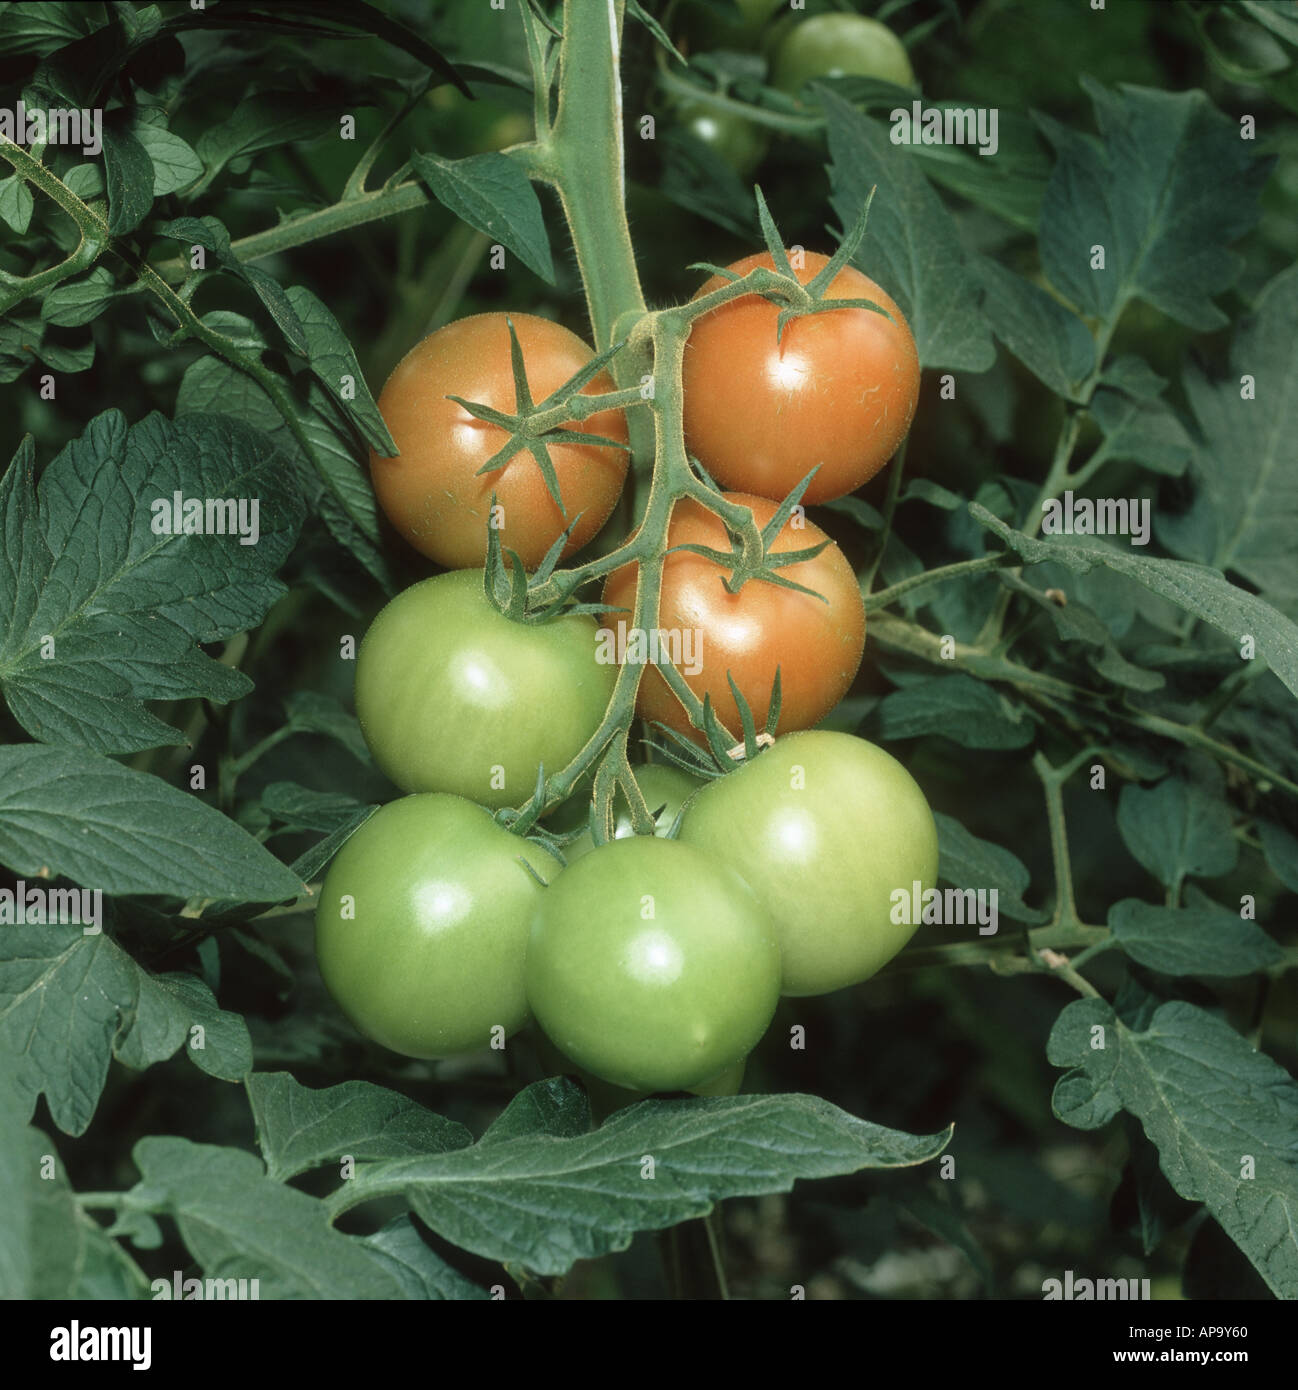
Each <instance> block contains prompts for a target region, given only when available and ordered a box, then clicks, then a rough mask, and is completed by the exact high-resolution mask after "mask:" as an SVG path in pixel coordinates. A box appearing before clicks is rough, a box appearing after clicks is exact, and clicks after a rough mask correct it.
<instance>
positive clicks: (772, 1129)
mask: <svg viewBox="0 0 1298 1390" xmlns="http://www.w3.org/2000/svg"><path fill="white" fill-rule="evenodd" d="M543 1084H549V1083H543ZM562 1084H563V1085H565V1086H571V1085H572V1084H573V1083H572V1082H571V1081H568V1080H566V1079H563V1082H562ZM949 1136H950V1131H947V1132H946V1133H944V1134H935V1135H927V1136H918V1135H911V1134H904V1133H901V1132H900V1131H897V1130H890V1129H884V1128H882V1127H881V1126H879V1125H873V1124H869V1123H867V1122H866V1121H864V1120H858V1119H855V1118H854V1117H852V1116H851V1115H847V1114H845V1113H844V1112H843V1111H841V1110H839V1109H837V1108H836V1107H835V1106H833V1105H831V1104H829V1102H828V1101H824V1100H821V1099H820V1098H819V1097H817V1096H732V1097H726V1098H724V1099H707V1100H704V1099H695V1100H689V1101H660V1100H650V1101H643V1102H640V1103H639V1104H636V1105H631V1106H628V1107H627V1108H626V1109H624V1110H621V1111H619V1112H618V1113H617V1114H616V1115H614V1116H613V1117H612V1118H611V1119H609V1120H608V1121H606V1122H605V1123H604V1124H603V1125H602V1126H601V1127H600V1128H599V1129H598V1130H595V1131H594V1132H592V1133H589V1134H575V1135H569V1136H568V1137H558V1136H556V1135H554V1134H551V1133H543V1134H535V1133H532V1134H523V1135H519V1136H517V1137H514V1138H510V1139H501V1140H499V1141H496V1142H488V1143H479V1144H477V1145H474V1146H473V1147H472V1148H469V1149H461V1150H457V1151H455V1152H452V1153H447V1154H441V1155H435V1156H430V1157H428V1158H420V1159H408V1160H399V1161H396V1162H391V1163H382V1164H377V1165H375V1166H374V1167H373V1168H369V1169H366V1170H365V1171H364V1172H362V1173H359V1174H358V1175H357V1176H356V1178H354V1179H353V1180H352V1182H351V1183H350V1184H348V1186H347V1187H346V1188H345V1189H343V1191H342V1192H341V1193H340V1194H339V1195H340V1196H341V1197H342V1198H345V1199H346V1201H347V1203H348V1205H353V1204H355V1202H356V1200H357V1199H358V1198H363V1197H364V1195H365V1193H366V1190H367V1189H370V1190H373V1191H374V1192H375V1193H376V1194H377V1193H379V1192H385V1193H390V1192H393V1191H400V1192H401V1193H402V1194H403V1195H404V1196H405V1198H406V1200H407V1201H408V1202H410V1204H411V1206H412V1207H413V1208H414V1210H415V1212H416V1213H417V1214H418V1215H419V1216H420V1217H421V1218H422V1219H423V1220H424V1221H426V1222H427V1223H428V1224H429V1226H431V1227H432V1229H433V1230H434V1231H436V1232H438V1234H440V1235H442V1236H444V1237H445V1238H446V1239H448V1240H451V1241H453V1242H454V1243H455V1244H457V1245H460V1246H462V1247H463V1248H465V1249H468V1250H472V1251H474V1252H475V1253H477V1254H479V1255H482V1256H484V1257H486V1258H488V1259H495V1260H502V1261H516V1262H518V1263H520V1264H522V1265H524V1266H526V1267H527V1268H529V1269H532V1270H535V1271H536V1272H537V1273H539V1274H561V1273H563V1272H564V1271H565V1270H567V1269H568V1268H570V1267H571V1265H572V1264H573V1263H574V1262H575V1261H576V1260H578V1259H586V1258H592V1257H594V1256H596V1255H600V1254H604V1253H607V1252H609V1251H612V1250H624V1249H626V1247H627V1246H628V1245H629V1244H630V1242H631V1239H632V1237H633V1235H634V1234H635V1233H636V1231H640V1230H660V1229H662V1228H663V1227H666V1226H671V1225H675V1224H676V1223H677V1222H680V1221H683V1220H685V1219H687V1218H689V1217H694V1216H701V1215H703V1214H705V1213H706V1212H708V1211H710V1210H711V1209H712V1207H713V1205H714V1204H715V1203H716V1202H717V1201H720V1200H721V1199H722V1198H724V1197H728V1196H738V1195H740V1194H748V1195H754V1194H758V1193H765V1192H786V1191H788V1190H789V1188H790V1187H791V1186H792V1185H793V1183H794V1181H795V1180H796V1179H798V1178H811V1177H827V1176H829V1175H831V1174H841V1173H852V1172H858V1171H860V1170H861V1169H863V1168H889V1167H897V1166H907V1165H910V1164H915V1163H923V1162H925V1161H927V1160H928V1159H930V1158H933V1157H935V1156H936V1155H937V1154H938V1153H940V1152H941V1150H942V1148H943V1147H944V1146H945V1144H946V1143H947V1141H948V1139H949ZM648 1160H652V1164H651V1165H650V1163H649V1162H648Z"/></svg>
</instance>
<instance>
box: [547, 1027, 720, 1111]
mask: <svg viewBox="0 0 1298 1390" xmlns="http://www.w3.org/2000/svg"><path fill="white" fill-rule="evenodd" d="M536 1052H537V1057H538V1058H539V1060H540V1062H541V1065H542V1066H543V1067H544V1068H545V1070H546V1073H547V1074H548V1075H551V1076H564V1075H566V1076H575V1077H576V1078H577V1079H578V1080H579V1081H580V1082H581V1084H582V1085H583V1086H584V1087H585V1088H586V1094H587V1095H588V1096H589V1097H590V1106H591V1112H592V1113H593V1114H594V1115H595V1116H596V1118H600V1117H603V1116H607V1115H611V1114H612V1113H613V1112H614V1111H615V1110H621V1109H622V1108H623V1107H624V1106H627V1105H634V1104H636V1102H637V1101H641V1100H645V1099H646V1098H647V1097H648V1096H649V1095H650V1094H652V1092H646V1091H632V1090H629V1089H628V1088H627V1087H626V1086H614V1085H613V1084H612V1083H611V1082H609V1081H601V1080H600V1078H599V1077H598V1076H596V1075H595V1074H594V1072H590V1071H587V1070H586V1068H585V1067H579V1066H578V1065H577V1063H576V1062H574V1061H573V1060H572V1058H571V1057H566V1056H564V1054H563V1053H562V1052H560V1051H559V1049H558V1048H557V1047H555V1045H554V1044H553V1043H552V1042H551V1041H550V1039H549V1038H547V1037H546V1036H545V1034H544V1033H543V1032H542V1031H541V1030H540V1029H539V1028H538V1029H537V1030H536ZM747 1065H748V1059H747V1058H746V1057H744V1058H741V1059H740V1060H739V1061H738V1062H736V1063H735V1064H734V1066H732V1067H727V1068H726V1070H725V1071H723V1072H721V1073H720V1075H718V1076H714V1077H712V1078H711V1079H710V1080H708V1081H703V1082H700V1084H699V1085H697V1086H689V1087H687V1088H686V1090H687V1091H688V1092H689V1094H691V1095H695V1096H734V1095H738V1094H739V1088H740V1087H741V1086H742V1085H743V1084H744V1069H745V1067H746V1066H747Z"/></svg>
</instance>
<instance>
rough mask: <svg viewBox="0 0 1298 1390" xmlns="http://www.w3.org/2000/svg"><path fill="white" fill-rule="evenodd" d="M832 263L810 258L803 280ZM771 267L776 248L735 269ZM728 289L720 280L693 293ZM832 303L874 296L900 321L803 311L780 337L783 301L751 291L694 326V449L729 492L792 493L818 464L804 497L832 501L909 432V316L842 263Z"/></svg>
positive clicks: (690, 407) (688, 365)
mask: <svg viewBox="0 0 1298 1390" xmlns="http://www.w3.org/2000/svg"><path fill="white" fill-rule="evenodd" d="M825 263H826V257H824V256H820V255H817V254H815V253H814V252H806V253H805V254H804V256H803V265H802V267H801V268H798V267H796V266H795V268H794V271H795V274H796V275H797V277H798V279H799V281H801V282H802V283H803V284H804V285H805V284H806V283H807V281H809V280H810V279H811V278H812V277H813V276H814V275H815V274H816V272H817V271H818V270H820V269H821V267H822V266H824V265H825ZM757 266H765V267H766V268H767V269H768V270H771V269H774V262H773V261H772V259H771V256H770V253H769V252H765V251H764V252H762V253H761V254H760V255H756V256H747V257H745V258H744V259H743V260H742V261H736V262H735V263H734V265H732V266H730V267H729V269H730V270H731V271H733V272H734V273H735V274H736V275H746V274H747V273H748V272H749V271H750V270H752V269H754V268H755V267H757ZM724 283H725V281H723V280H722V279H721V278H720V277H719V276H713V278H712V279H710V280H709V281H708V282H707V283H706V284H705V285H704V286H703V287H702V288H701V289H700V290H699V292H698V294H696V295H695V296H694V297H695V298H696V299H697V298H698V297H699V296H700V295H703V294H710V293H711V292H712V291H713V290H716V289H720V288H721V286H722V285H723V284H724ZM826 297H827V298H829V299H869V300H871V301H872V302H873V303H875V304H878V305H880V306H882V307H883V308H884V309H886V310H887V311H888V313H889V314H890V315H892V317H891V319H886V318H884V317H883V315H882V314H876V313H875V312H874V311H873V310H871V309H841V310H833V311H830V312H825V313H819V314H809V315H804V316H803V317H802V318H798V319H795V320H793V321H792V322H790V323H788V324H786V325H785V329H784V335H783V338H782V339H780V340H778V341H777V339H776V336H775V329H776V320H777V319H778V317H779V313H780V310H779V306H778V305H776V304H773V303H771V301H770V300H767V299H763V298H762V297H761V296H760V295H755V294H754V295H744V296H743V297H742V298H740V299H733V300H731V301H730V303H728V304H723V305H722V306H721V307H720V308H719V309H714V310H713V311H712V312H711V313H710V314H707V315H705V316H704V317H703V318H701V319H699V320H698V322H697V323H695V325H694V327H693V329H692V331H691V332H690V338H689V342H688V343H687V344H686V348H685V375H684V390H685V443H686V446H687V447H688V448H689V450H690V452H691V453H692V454H693V455H694V456H695V457H696V458H697V459H698V460H699V462H700V463H702V464H703V466H704V467H705V468H706V469H707V470H708V472H709V473H711V474H712V476H713V477H714V478H715V479H716V480H717V481H718V482H719V483H721V484H722V485H723V486H724V487H730V488H737V489H741V490H742V491H744V492H754V493H758V494H759V495H760V496H762V497H775V498H780V497H786V496H788V494H789V493H790V492H792V491H793V489H794V487H795V486H796V485H797V484H798V482H799V481H800V480H801V479H802V478H804V477H805V476H806V475H807V474H808V473H809V472H810V471H811V470H812V468H814V467H816V466H817V465H819V472H818V473H817V474H816V476H815V478H814V479H813V480H812V482H811V486H810V487H809V488H808V489H807V491H806V492H805V493H804V494H803V498H802V500H803V501H804V502H808V503H814V502H828V501H829V500H830V499H831V498H834V497H842V496H843V495H844V494H845V493H849V492H852V491H853V490H854V489H856V488H858V487H860V486H861V484H862V483H866V482H869V480H870V479H871V478H873V477H874V475H875V474H876V473H877V472H878V471H879V470H880V469H881V468H882V467H883V466H884V464H885V463H887V462H888V460H889V459H890V458H891V457H892V456H893V454H894V453H895V452H896V450H897V446H898V445H899V444H900V443H901V441H902V440H903V439H904V438H905V437H906V431H907V430H908V429H910V422H911V418H912V417H913V416H914V414H915V402H916V400H917V398H918V396H919V371H920V369H919V355H918V353H917V352H916V350H915V340H914V338H912V337H911V333H910V328H909V326H908V325H907V323H906V320H905V318H903V317H902V313H901V310H900V309H899V308H898V307H897V306H896V304H894V303H893V301H892V300H891V299H890V298H889V297H888V295H886V294H885V293H884V292H883V290H882V289H880V288H879V286H878V285H876V284H875V283H874V281H873V280H871V279H869V278H868V277H867V276H865V275H862V274H861V272H860V271H859V270H854V269H853V268H852V267H851V266H845V267H844V268H843V269H842V270H840V271H839V273H838V274H837V275H836V276H835V277H834V279H833V281H832V282H831V284H830V286H829V291H828V294H827V296H826Z"/></svg>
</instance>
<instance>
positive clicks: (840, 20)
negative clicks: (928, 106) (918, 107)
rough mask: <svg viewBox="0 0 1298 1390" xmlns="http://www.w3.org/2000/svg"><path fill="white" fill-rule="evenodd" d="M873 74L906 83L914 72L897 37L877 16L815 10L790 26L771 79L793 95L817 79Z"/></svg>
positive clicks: (903, 85) (910, 82) (908, 83)
mask: <svg viewBox="0 0 1298 1390" xmlns="http://www.w3.org/2000/svg"><path fill="white" fill-rule="evenodd" d="M845 76H853V77H877V78H880V79H882V80H883V81H885V82H895V83H896V84H897V86H899V87H911V86H913V85H914V83H915V74H914V72H912V71H911V66H910V59H909V58H908V57H907V56H906V49H905V47H904V45H903V44H902V42H901V40H900V39H899V38H898V37H897V36H896V34H894V33H893V32H892V30H891V29H889V28H888V27H887V26H886V25H883V24H880V23H879V21H878V20H877V19H866V18H865V16H864V15H859V14H820V15H815V16H814V17H813V18H811V19H806V20H803V22H802V23H801V24H798V25H796V26H795V27H794V28H793V29H792V30H790V32H789V34H788V36H787V37H786V38H785V40H784V42H783V43H782V44H781V45H780V47H779V51H778V52H777V53H776V55H775V65H774V70H773V74H772V79H771V80H772V83H773V85H774V86H776V87H779V88H780V89H781V90H782V91H785V92H792V93H794V94H795V95H796V93H798V92H799V91H801V90H802V87H803V85H804V84H805V83H807V82H810V81H812V80H813V79H814V78H817V77H845Z"/></svg>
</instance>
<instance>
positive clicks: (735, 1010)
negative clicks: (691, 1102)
mask: <svg viewBox="0 0 1298 1390" xmlns="http://www.w3.org/2000/svg"><path fill="white" fill-rule="evenodd" d="M526 970H527V998H528V1002H529V1004H530V1005H531V1008H532V1012H533V1013H534V1014H535V1016H536V1021H537V1023H539V1024H540V1026H541V1028H542V1029H543V1030H544V1031H545V1033H546V1035H547V1036H548V1037H549V1039H550V1041H551V1042H553V1043H554V1045H555V1046H556V1047H557V1048H559V1050H560V1051H561V1052H563V1053H565V1054H566V1055H567V1056H569V1057H571V1058H572V1060H573V1061H574V1062H576V1063H577V1065H578V1066H580V1067H584V1068H585V1069H586V1070H587V1071H591V1072H593V1073H594V1074H595V1075H596V1076H598V1077H599V1078H600V1079H601V1080H603V1081H609V1082H612V1083H613V1084H614V1085H615V1086H624V1087H626V1088H628V1089H629V1090H633V1091H683V1090H687V1089H688V1088H689V1087H691V1086H699V1085H701V1084H703V1083H705V1082H707V1081H709V1080H710V1079H711V1078H713V1077H715V1076H717V1074H718V1073H720V1072H722V1071H725V1070H726V1069H727V1068H729V1067H732V1066H734V1065H735V1064H736V1063H737V1062H740V1061H742V1060H743V1058H744V1057H746V1056H747V1055H748V1053H749V1052H750V1051H752V1049H753V1047H754V1046H755V1044H756V1043H757V1041H758V1040H759V1039H760V1038H761V1036H762V1034H763V1033H764V1032H765V1031H766V1028H767V1025H768V1024H769V1023H770V1021H771V1016H772V1015H773V1014H774V1012H775V1005H776V1002H777V1000H778V998H779V992H780V948H779V944H778V943H777V941H776V938H775V931H774V928H773V926H772V924H771V921H770V918H769V917H768V916H767V914H766V912H765V911H764V910H763V908H762V906H761V904H760V903H758V901H757V899H756V898H755V897H754V896H753V894H752V892H751V891H750V890H749V888H748V887H747V886H746V885H745V884H744V883H743V882H742V881H741V880H740V879H739V878H738V877H737V876H736V875H735V874H733V873H732V872H731V871H730V870H729V869H727V868H726V867H725V866H724V865H722V864H719V863H717V862H715V861H713V860H712V859H710V858H709V857H708V856H707V855H705V854H704V853H703V852H702V851H701V850H697V849H694V848H692V847H691V846H689V845H682V844H680V843H678V842H677V841H676V840H660V839H658V838H657V837H656V836H649V835H640V836H636V837H634V838H633V839H629V840H610V841H609V843H608V844H606V845H600V846H598V847H597V848H596V849H593V850H592V851H591V852H590V853H589V854H587V855H586V856H585V857H584V858H582V859H579V860H578V861H577V863H575V864H572V865H570V866H569V867H568V868H566V869H565V870H564V871H563V872H562V873H561V874H560V875H559V877H558V878H557V879H555V881H554V882H553V883H552V884H551V885H550V887H549V888H547V889H546V890H545V892H544V893H543V894H542V895H541V898H540V901H539V903H538V904H537V908H536V911H535V913H534V915H533V917H532V930H531V935H530V937H529V939H528V946H527V967H526Z"/></svg>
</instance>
